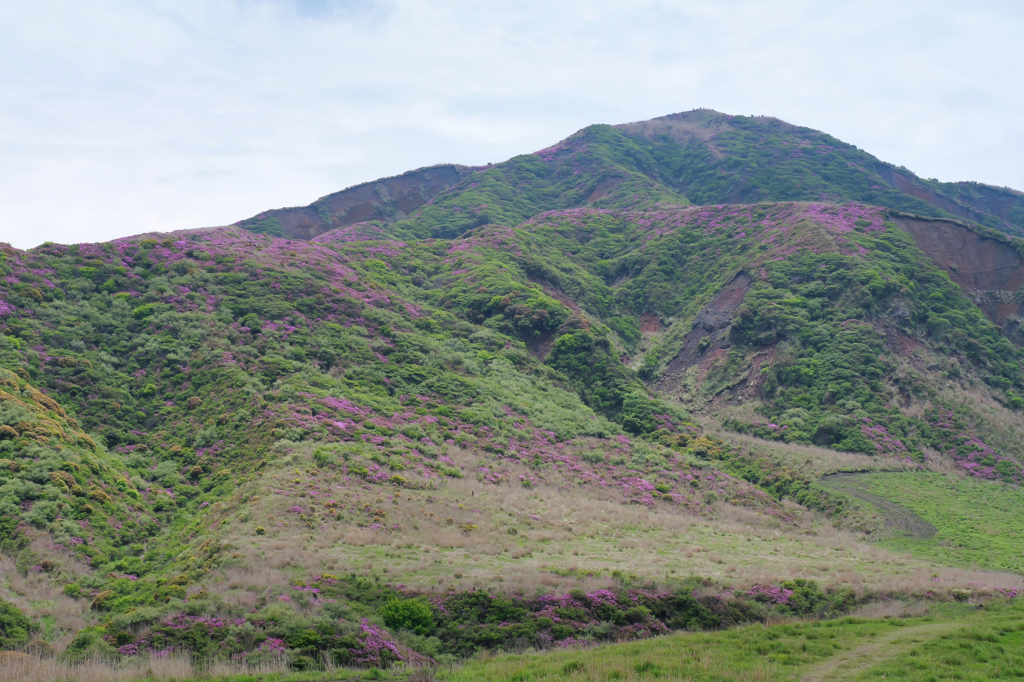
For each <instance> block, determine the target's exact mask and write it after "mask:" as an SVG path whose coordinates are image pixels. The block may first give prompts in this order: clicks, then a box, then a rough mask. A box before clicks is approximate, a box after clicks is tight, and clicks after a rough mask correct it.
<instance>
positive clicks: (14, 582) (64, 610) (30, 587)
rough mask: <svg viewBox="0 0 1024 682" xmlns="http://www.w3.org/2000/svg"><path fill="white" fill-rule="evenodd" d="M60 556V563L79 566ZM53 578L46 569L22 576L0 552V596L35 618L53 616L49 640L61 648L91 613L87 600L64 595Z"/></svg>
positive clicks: (89, 618)
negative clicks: (43, 571)
mask: <svg viewBox="0 0 1024 682" xmlns="http://www.w3.org/2000/svg"><path fill="white" fill-rule="evenodd" d="M32 549H33V550H35V547H34V546H33V548H32ZM61 559H62V562H63V563H64V565H70V566H74V567H75V569H79V570H81V567H80V566H78V565H75V564H74V563H73V562H72V561H71V560H67V559H65V558H64V557H61ZM82 572H84V570H82ZM72 575H74V574H72ZM55 582H56V581H55V580H54V577H53V576H51V575H50V574H47V573H39V572H35V571H30V572H29V573H28V575H26V576H23V575H21V574H20V573H19V572H18V571H17V569H16V567H15V562H14V560H13V559H11V558H10V557H6V556H3V555H0V599H4V600H5V601H8V602H10V603H12V604H14V605H15V606H17V607H18V608H19V609H21V611H22V612H23V613H25V615H27V616H28V617H29V618H31V619H33V620H35V621H36V622H38V621H39V620H40V619H42V618H53V620H54V635H55V636H54V641H52V642H51V644H53V646H54V647H55V648H56V649H57V650H58V651H62V650H63V649H64V648H65V647H66V646H67V645H68V644H69V643H70V642H71V640H72V639H74V637H75V633H77V632H78V631H79V630H81V629H82V628H83V627H85V626H86V625H88V624H89V622H90V621H91V620H92V616H91V614H90V612H89V603H88V602H87V601H84V600H83V601H79V600H76V599H72V598H70V597H67V596H65V595H64V593H63V592H62V591H61V589H60V588H58V587H57V586H56V585H55V584H54V583H55Z"/></svg>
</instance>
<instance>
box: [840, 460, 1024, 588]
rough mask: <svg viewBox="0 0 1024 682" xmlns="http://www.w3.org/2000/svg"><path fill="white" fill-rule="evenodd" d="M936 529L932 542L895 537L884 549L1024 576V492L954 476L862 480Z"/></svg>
mask: <svg viewBox="0 0 1024 682" xmlns="http://www.w3.org/2000/svg"><path fill="white" fill-rule="evenodd" d="M856 483H857V484H858V485H863V486H864V487H865V488H866V489H867V490H869V491H870V492H872V493H874V494H875V495H879V496H880V497H884V498H886V499H887V500H891V501H893V502H898V503H899V504H902V505H904V506H905V507H907V508H909V509H910V510H912V511H914V512H915V513H917V514H918V515H919V516H920V517H921V518H923V519H924V520H925V521H927V522H928V523H930V524H932V525H933V526H935V528H936V530H937V532H936V534H935V535H934V536H933V537H931V538H927V539H922V538H909V537H901V536H895V537H891V538H888V539H886V540H884V541H882V543H881V544H882V545H884V546H887V547H890V548H892V549H896V550H909V551H911V552H913V553H914V554H915V555H916V556H918V557H921V558H925V559H930V560H933V561H938V562H941V563H945V564H951V563H952V564H960V565H964V566H971V565H974V566H979V567H985V568H997V569H1003V570H1007V569H1009V570H1013V571H1021V570H1024V529H1022V528H1021V523H1020V519H1021V517H1020V510H1021V509H1024V490H1022V489H1020V488H1015V487H1012V486H1009V485H1005V484H1002V483H993V482H989V481H979V480H976V479H971V478H964V477H960V476H955V475H951V474H937V473H878V474H864V475H861V476H857V477H856Z"/></svg>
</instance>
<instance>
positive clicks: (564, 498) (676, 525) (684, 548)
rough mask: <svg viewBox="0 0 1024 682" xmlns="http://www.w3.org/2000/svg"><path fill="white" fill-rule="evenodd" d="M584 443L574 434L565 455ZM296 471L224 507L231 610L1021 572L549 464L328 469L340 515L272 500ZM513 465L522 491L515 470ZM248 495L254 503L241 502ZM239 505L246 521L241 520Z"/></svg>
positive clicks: (803, 458)
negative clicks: (345, 581) (311, 515)
mask: <svg viewBox="0 0 1024 682" xmlns="http://www.w3.org/2000/svg"><path fill="white" fill-rule="evenodd" d="M730 437H731V435H730ZM750 441H751V442H749V443H748V442H744V443H743V445H744V447H747V446H750V447H754V446H756V447H759V448H760V447H764V448H767V449H770V450H771V451H772V452H775V453H779V454H780V456H784V457H785V458H786V459H787V461H789V462H792V463H793V465H794V468H798V467H802V468H805V469H806V470H809V471H818V472H824V471H833V470H836V469H850V468H853V469H858V468H870V467H869V466H867V465H874V466H878V467H879V468H897V464H895V463H891V462H885V461H883V460H878V459H874V458H868V457H864V456H861V455H850V454H848V453H838V452H835V451H832V450H826V449H822V448H814V447H809V446H791V445H786V444H775V443H765V442H763V441H756V439H750ZM592 445H593V444H589V443H587V442H585V441H584V440H583V439H581V440H580V441H579V442H577V443H575V444H574V445H573V446H572V447H579V448H587V447H591V446H592ZM306 450H310V451H309V452H306ZM449 454H450V456H452V459H453V461H455V462H456V464H458V465H461V466H462V467H463V468H464V470H465V471H473V469H474V468H475V467H477V466H479V462H480V456H479V455H473V454H472V453H470V452H469V451H468V450H465V449H461V448H454V447H452V448H449ZM808 460H809V461H810V464H808V463H807V462H808ZM898 466H903V465H902V463H899V464H898ZM295 468H299V469H300V470H303V471H305V469H306V468H309V469H312V468H313V467H312V459H311V449H310V448H302V447H297V448H295V449H294V450H293V451H292V454H291V455H290V460H289V464H288V469H287V470H286V469H284V468H279V469H276V470H274V469H271V470H268V471H267V472H266V474H264V476H263V477H262V478H261V479H257V480H256V481H255V482H254V483H253V484H252V486H253V487H252V489H251V490H245V491H242V492H240V494H239V495H237V496H236V497H235V498H234V499H233V500H232V501H225V503H224V504H223V505H222V508H221V509H220V510H219V513H221V514H222V515H223V517H224V519H225V524H224V525H223V526H222V527H221V531H220V532H219V535H220V538H221V539H222V540H223V541H225V542H229V543H231V544H233V545H234V546H236V547H237V548H238V549H237V551H238V553H240V554H242V555H243V557H242V558H241V559H239V560H238V562H237V563H238V565H239V566H238V567H237V568H235V569H226V572H222V573H221V574H216V575H211V576H209V577H207V579H206V580H205V581H204V582H207V583H210V584H209V589H210V590H211V592H212V593H214V594H216V595H220V596H221V597H222V598H223V599H224V600H225V602H226V603H229V604H236V605H238V606H249V605H251V604H254V603H256V602H257V601H258V600H259V599H260V598H261V597H265V596H268V595H270V594H271V593H272V592H273V591H274V590H276V589H278V588H279V587H280V586H282V585H283V584H285V583H287V582H289V581H290V580H293V579H295V578H296V577H305V576H308V575H317V574H321V573H325V572H326V573H334V574H347V573H356V574H358V575H364V576H377V577H379V578H381V579H382V580H385V581H388V582H401V583H403V584H405V585H407V586H409V587H410V588H413V589H418V590H423V591H425V592H431V591H434V592H436V591H445V590H448V589H450V588H455V589H469V588H473V587H477V588H481V589H484V588H485V589H488V590H490V591H493V592H510V591H514V592H521V593H528V594H532V593H535V592H537V591H542V592H559V591H569V590H572V589H596V588H599V587H607V586H608V585H609V584H610V583H611V582H612V577H611V573H612V571H613V570H618V571H622V573H623V574H637V575H638V576H639V577H640V578H641V579H644V580H654V581H657V582H662V583H670V582H671V580H672V579H674V578H682V577H685V576H690V575H700V576H705V577H709V578H712V579H717V580H722V581H725V582H727V583H728V584H731V585H734V586H742V585H747V584H752V583H755V582H778V581H780V580H785V579H790V578H810V579H814V580H816V581H818V582H819V583H821V584H823V585H839V586H843V587H850V588H853V589H855V590H857V591H858V592H860V593H864V592H866V591H878V590H889V589H913V590H917V591H918V592H923V591H924V590H927V589H930V588H933V587H934V586H935V585H934V583H932V582H931V577H932V576H933V574H936V573H938V574H939V576H940V581H941V587H942V588H950V587H953V586H964V587H966V586H967V585H968V584H969V583H971V582H980V583H982V584H984V585H988V586H991V587H994V586H1004V583H1007V585H1006V586H1010V585H1013V586H1017V585H1019V584H1020V579H1019V578H1018V577H1015V576H1010V577H1006V576H1005V575H1003V574H994V573H983V572H975V573H972V572H965V571H961V570H959V569H945V568H942V567H938V566H935V565H933V564H932V563H931V562H929V561H922V560H915V559H911V558H909V557H908V556H907V555H903V554H898V553H894V552H891V551H888V550H886V549H884V548H881V547H878V546H875V545H871V544H869V543H866V542H865V541H864V540H865V538H864V536H863V535H862V534H859V533H855V532H848V531H845V530H842V529H838V528H836V527H834V526H833V525H832V523H831V522H830V521H829V520H828V519H826V518H824V517H823V516H821V515H820V514H818V513H816V512H813V511H809V510H807V509H803V508H802V507H800V506H799V505H796V504H792V503H787V504H785V505H784V506H785V508H786V512H787V513H789V514H791V515H792V516H793V517H794V519H795V520H794V521H792V522H785V521H782V520H780V519H779V518H778V517H772V516H768V515H763V514H758V513H756V512H754V511H751V510H750V509H747V508H744V507H739V506H732V505H729V504H725V503H722V502H719V503H716V504H715V505H714V518H707V517H706V516H705V517H697V516H691V515H687V514H686V513H685V511H682V510H681V509H680V508H678V507H673V506H669V505H659V506H658V507H655V508H648V507H644V506H640V505H625V504H623V503H622V497H621V495H620V493H619V491H618V490H616V489H615V488H614V487H611V489H608V488H599V487H596V486H588V487H582V486H579V485H578V484H577V482H576V481H574V480H571V479H566V478H563V477H562V476H561V475H560V474H558V472H556V471H552V470H545V471H544V475H545V481H544V482H540V481H538V483H537V484H535V486H534V487H532V488H522V487H520V486H519V485H508V484H503V485H501V486H494V485H492V484H489V483H485V482H482V481H479V480H477V479H476V478H475V477H473V476H467V477H466V478H463V479H459V480H447V481H442V482H439V483H438V484H437V485H436V486H435V487H431V488H429V489H407V488H403V489H397V488H391V487H386V486H369V485H366V484H363V483H361V482H359V483H356V482H349V483H344V484H343V482H342V481H340V480H339V479H338V478H337V477H334V478H332V477H331V475H330V474H329V472H328V473H322V474H321V478H320V479H319V480H320V482H321V486H322V487H329V489H330V490H331V493H330V495H331V497H333V498H335V499H337V500H338V502H339V503H341V504H344V505H346V511H345V512H344V514H343V515H342V516H343V518H340V519H334V518H332V517H331V516H330V515H328V514H327V513H326V509H324V507H323V505H322V501H323V498H322V497H320V498H314V497H311V496H308V495H307V496H303V488H305V483H306V480H307V479H308V478H309V476H308V475H306V476H303V478H304V481H303V484H302V485H301V486H294V487H292V488H290V490H291V491H292V494H291V495H290V496H280V495H268V494H266V492H265V491H266V488H267V487H268V486H271V487H274V488H280V487H284V484H287V483H289V482H290V481H289V479H291V478H294V472H293V470H294V469H295ZM508 468H509V469H510V470H511V471H512V477H511V479H512V481H515V482H516V483H517V481H516V474H517V472H518V470H517V469H516V467H515V465H514V464H509V465H508ZM523 471H527V470H526V469H525V467H524V468H523ZM306 473H307V474H308V472H306ZM275 475H276V476H278V478H276V479H275V478H273V477H274V476H275ZM324 483H326V484H327V486H323V484H324ZM261 488H262V491H261V490H260V489H261ZM253 494H257V495H260V499H259V500H258V502H256V503H255V504H248V503H247V502H245V500H248V499H250V497H251V495H253ZM367 503H368V504H371V505H372V506H373V507H374V508H381V509H385V510H386V511H387V520H386V522H384V523H382V524H381V525H386V526H388V527H389V528H390V527H391V526H397V527H398V528H399V530H397V531H390V530H387V529H384V528H371V527H369V524H370V523H371V522H372V521H371V520H370V518H369V517H368V516H366V515H363V514H362V513H358V512H359V510H360V509H362V507H363V505H364V504H367ZM296 504H298V505H301V506H303V507H304V508H308V507H309V506H311V505H314V504H315V505H317V506H318V517H317V520H316V522H315V525H316V527H315V528H309V527H306V526H304V525H302V524H301V523H299V518H298V515H297V514H293V513H288V512H287V509H288V507H290V506H292V505H296ZM243 509H244V511H245V513H246V516H247V517H248V519H249V520H247V521H241V520H240V519H239V518H238V517H239V511H240V510H243ZM257 525H262V526H264V527H265V528H266V529H267V534H266V535H265V536H256V535H255V533H254V532H253V531H254V528H255V526H257ZM243 567H244V568H243ZM253 567H259V568H258V569H257V568H253ZM996 583H998V585H997V584H996Z"/></svg>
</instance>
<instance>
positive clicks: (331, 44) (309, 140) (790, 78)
mask: <svg viewBox="0 0 1024 682" xmlns="http://www.w3.org/2000/svg"><path fill="white" fill-rule="evenodd" d="M0 35H2V36H3V40H0V64H2V65H3V66H0V94H2V96H0V161H2V163H0V241H6V242H9V243H11V244H12V245H13V246H16V247H18V248H29V247H32V246H36V245H38V244H40V243H42V242H44V241H55V242H61V243H74V242H86V241H104V240H108V239H113V238H116V237H120V236H126V235H131V234H138V233H141V232H148V231H154V230H155V231H170V230H176V229H183V228H194V227H205V226H214V225H226V224H230V223H233V222H235V221H237V220H240V219H243V218H247V217H250V216H252V215H254V214H256V213H259V212H260V211H262V210H264V209H268V208H277V207H281V206H296V205H305V204H308V203H310V202H311V201H313V200H315V199H317V198H318V197H320V196H323V195H325V194H329V193H331V192H335V191H338V190H341V189H344V188H345V187H349V186H351V185H354V184H358V183H361V182H366V181H370V180H374V179H377V178H380V177H386V176H389V175H396V174H398V173H402V172H404V171H406V170H411V169H414V168H419V167H422V166H427V165H432V164H436V163H446V162H456V163H463V164H469V165H479V164H485V163H488V162H498V161H503V160H505V159H507V158H509V157H511V156H514V155H516V154H521V153H528V152H531V151H535V150H538V149H542V148H544V147H547V146H549V145H551V144H553V143H555V142H557V141H558V140H561V139H563V138H565V137H567V136H569V135H570V134H572V133H573V132H575V131H576V130H579V129H580V128H583V127H585V126H587V125H590V124H592V123H625V122H629V121H638V120H645V119H649V118H654V117H657V116H662V115H665V114H669V113H675V112H680V111H687V110H690V109H695V108H699V107H704V108H711V109H716V110H718V111H722V112H726V113H730V114H747V115H750V114H756V115H770V116H776V117H778V118H781V119H783V120H785V121H788V122H790V123H794V124H798V125H804V126H808V127H811V128H815V129H818V130H823V131H825V132H828V133H829V134H831V135H834V136H835V137H838V138H840V139H842V140H844V141H846V142H849V143H852V144H855V145H857V146H858V147H860V148H862V149H865V150H866V151H868V152H870V153H872V154H874V155H875V156H877V157H879V158H881V159H883V160H886V161H889V162H892V163H895V164H897V165H903V166H906V167H908V168H910V169H911V170H913V171H914V172H916V173H917V174H918V175H920V176H922V177H935V178H938V179H940V180H947V181H951V180H977V181H980V182H986V183H990V184H994V185H999V186H1010V187H1014V188H1017V189H1022V190H1024V163H1021V159H1022V158H1024V117H1022V116H1021V112H1022V111H1024V77H1022V70H1021V67H1020V65H1021V64H1024V40H1021V36H1022V35H1024V3H1021V2H1020V0H1007V1H987V0H973V1H972V2H970V3H967V2H962V1H961V0H957V1H956V2H949V1H946V0H924V1H918V0H901V1H900V2H893V1H892V0H885V1H881V0H856V1H848V0H824V1H814V0H770V1H764V0H758V1H756V2H755V1H743V0H706V1H705V0H680V1H678V2H668V1H653V0H652V1H647V0H629V1H626V0H562V1H561V2H551V0H544V1H534V0H522V1H512V2H502V1H500V0H491V1H489V2H481V1H479V0H477V1H474V2H470V1H460V0H450V1H447V2H445V1H437V0H381V1H376V0H120V1H116V0H89V2H81V1H80V0H75V1H62V0H33V2H21V3H19V2H0Z"/></svg>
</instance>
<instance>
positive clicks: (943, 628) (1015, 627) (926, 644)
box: [438, 603, 1024, 682]
mask: <svg viewBox="0 0 1024 682" xmlns="http://www.w3.org/2000/svg"><path fill="white" fill-rule="evenodd" d="M1022 644H1024V609H1022V608H1021V607H1020V606H1017V605H1008V604H1006V603H998V604H993V605H990V606H989V607H987V608H986V609H984V610H978V609H977V608H976V607H969V606H953V605H949V606H944V607H939V608H937V609H935V613H933V614H932V615H929V616H925V617H920V618H907V619H895V618H886V619H880V620H863V619H857V618H843V619H840V620H835V621H827V622H816V623H790V624H780V625H771V626H760V625H756V626H748V627H743V628H736V629H733V630H727V631H724V632H713V633H684V634H676V635H670V636H666V637H659V638H655V639H649V640H644V641H640V642H629V643H624V644H613V645H607V646H603V647H596V648H594V649H586V650H576V651H557V652H549V653H542V654H525V655H503V656H485V657H480V658H478V659H475V660H472V661H469V662H467V663H466V664H465V665H463V666H462V667H460V668H456V669H454V670H452V671H449V672H442V673H441V674H440V675H439V676H438V677H439V679H442V680H446V681H449V682H476V681H478V680H479V681H483V680H487V681H491V680H496V681H508V682H527V681H529V680H561V679H566V680H568V679H572V680H580V681H583V680H588V681H589V680H593V681H594V682H598V681H601V682H603V681H605V680H640V679H653V678H658V679H662V680H804V679H807V680H841V679H864V680H873V679H882V678H887V679H891V678H893V677H897V678H899V679H905V680H938V679H947V678H949V679H967V680H975V679H976V680H982V679H1012V678H1015V677H1020V676H1024V654H1021V653H1020V652H1021V649H1022Z"/></svg>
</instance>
